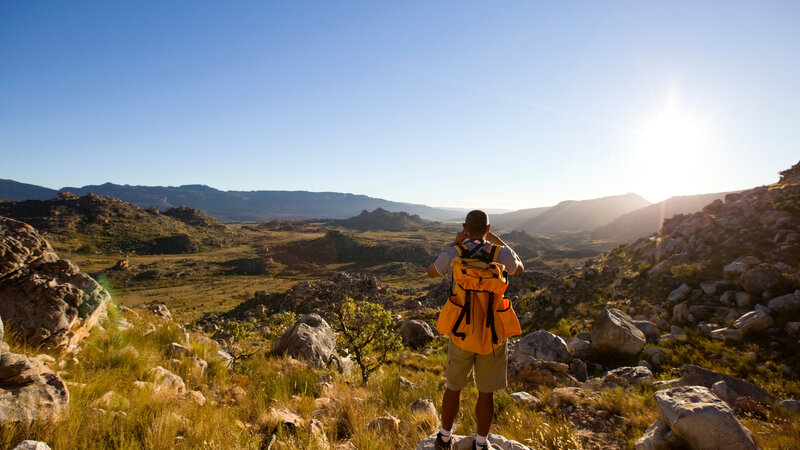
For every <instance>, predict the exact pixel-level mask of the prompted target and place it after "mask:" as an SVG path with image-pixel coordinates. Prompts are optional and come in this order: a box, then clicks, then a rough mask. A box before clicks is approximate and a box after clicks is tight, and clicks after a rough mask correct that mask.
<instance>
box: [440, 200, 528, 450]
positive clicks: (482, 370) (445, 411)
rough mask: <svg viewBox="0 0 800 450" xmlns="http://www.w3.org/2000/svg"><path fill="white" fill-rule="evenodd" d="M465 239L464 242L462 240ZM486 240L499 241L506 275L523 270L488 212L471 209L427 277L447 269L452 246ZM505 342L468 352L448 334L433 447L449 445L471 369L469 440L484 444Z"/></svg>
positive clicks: (502, 377)
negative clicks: (473, 393) (473, 396)
mask: <svg viewBox="0 0 800 450" xmlns="http://www.w3.org/2000/svg"><path fill="white" fill-rule="evenodd" d="M465 241H467V242H465ZM486 242H490V243H492V244H496V245H500V246H502V247H500V249H499V250H498V253H497V259H496V261H497V262H498V263H500V264H503V265H505V267H506V271H507V272H508V273H509V274H510V275H517V274H520V273H522V271H523V270H524V268H523V266H522V262H521V261H520V259H519V257H518V256H517V254H516V253H514V250H512V249H511V248H510V247H508V246H507V245H506V244H505V243H504V242H503V241H502V240H501V239H500V238H499V237H497V236H496V235H494V234H493V233H492V232H491V231H490V225H489V216H488V215H486V213H485V212H483V211H479V210H475V211H471V212H470V213H469V214H467V218H466V220H465V221H464V224H463V228H462V230H461V231H459V232H458V234H457V235H456V239H455V241H454V242H453V243H452V244H450V245H449V246H448V248H447V249H445V250H444V251H443V252H442V253H440V254H439V256H438V257H436V260H434V261H433V263H431V265H430V266H429V267H428V275H429V276H431V277H443V276H445V275H447V273H448V272H449V270H450V263H451V262H452V261H453V259H455V258H456V257H457V256H459V255H458V251H457V250H456V248H455V246H456V245H458V244H463V245H464V246H466V247H467V249H469V250H472V249H474V248H475V247H476V246H480V245H485V243H486ZM506 346H507V344H506V342H503V343H502V344H501V345H500V347H499V348H498V351H495V352H492V353H491V354H488V355H481V354H478V353H472V352H469V351H466V350H463V349H461V348H460V347H458V346H457V345H455V344H454V343H453V340H452V338H451V339H450V342H449V344H448V348H447V367H446V369H445V377H446V379H447V388H446V389H445V392H444V396H443V397H442V428H441V429H440V430H439V434H437V435H436V444H435V448H436V450H439V449H442V450H446V449H450V448H451V446H452V440H451V439H450V430H451V428H452V427H453V421H454V420H455V418H456V415H457V414H458V407H459V401H460V397H461V390H462V389H463V388H464V386H465V385H466V384H467V381H468V380H469V375H470V373H471V372H473V371H474V372H475V384H476V386H477V388H478V401H477V402H476V403H475V418H476V420H477V428H478V430H477V435H476V438H475V441H474V442H473V444H472V448H473V449H476V450H481V449H485V448H486V447H487V441H486V438H487V436H488V435H489V427H490V425H491V424H492V419H493V417H494V396H493V393H494V391H496V390H499V389H503V388H505V387H506V384H507V381H506V371H507V363H508V358H507V353H506Z"/></svg>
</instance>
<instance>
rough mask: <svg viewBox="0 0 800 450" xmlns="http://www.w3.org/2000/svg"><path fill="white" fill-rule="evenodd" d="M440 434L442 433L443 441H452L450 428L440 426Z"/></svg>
mask: <svg viewBox="0 0 800 450" xmlns="http://www.w3.org/2000/svg"><path fill="white" fill-rule="evenodd" d="M439 434H440V435H442V441H444V442H450V430H445V429H444V428H439Z"/></svg>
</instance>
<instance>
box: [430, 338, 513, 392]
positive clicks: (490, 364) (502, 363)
mask: <svg viewBox="0 0 800 450" xmlns="http://www.w3.org/2000/svg"><path fill="white" fill-rule="evenodd" d="M448 342H449V343H448V345H447V367H446V368H445V371H444V375H445V378H446V379H447V389H450V390H451V391H460V390H462V389H464V386H466V385H467V382H468V381H469V379H470V378H471V377H470V375H472V373H473V368H474V373H475V386H477V388H478V391H480V392H494V391H498V390H500V389H503V388H505V387H506V386H507V385H508V382H507V380H506V372H507V371H508V353H507V346H508V342H507V341H504V342H503V343H502V344H500V347H498V348H497V350H495V351H494V353H493V354H492V353H489V354H488V355H481V354H478V353H473V352H469V351H466V350H464V349H462V348H460V347H459V346H457V345H456V344H454V343H453V339H452V338H450V339H449V341H448Z"/></svg>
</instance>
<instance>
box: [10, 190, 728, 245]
mask: <svg viewBox="0 0 800 450" xmlns="http://www.w3.org/2000/svg"><path fill="white" fill-rule="evenodd" d="M65 191H68V192H70V193H72V194H76V195H87V194H89V193H93V194H97V195H102V196H110V197H115V198H119V199H121V200H124V201H126V202H130V203H132V204H134V205H136V206H139V207H141V208H153V207H155V208H158V209H161V210H164V209H169V208H175V207H178V206H183V205H185V206H188V207H191V208H197V209H199V210H202V211H204V212H206V213H208V214H210V215H212V216H214V217H215V218H216V219H217V220H220V221H223V222H247V221H262V222H263V221H268V220H274V219H280V220H294V219H310V218H316V219H348V220H350V221H353V224H350V225H353V226H355V227H356V228H359V227H362V226H366V225H364V224H362V223H360V222H363V221H365V220H366V219H369V221H372V220H374V219H375V217H377V216H381V217H382V218H383V219H384V220H382V221H384V222H385V221H386V220H388V219H391V220H397V219H398V217H399V216H397V217H390V215H389V213H401V212H402V213H408V216H403V217H402V221H407V220H410V221H416V222H419V223H414V225H415V226H421V224H422V222H420V220H421V219H427V220H435V221H457V220H460V219H457V217H463V215H464V214H465V213H466V211H467V210H466V209H464V210H459V209H457V208H434V207H431V206H426V205H420V204H412V203H402V202H393V201H390V200H384V199H380V198H374V197H368V196H366V195H355V194H346V193H337V192H307V191H221V190H218V189H214V188H211V187H208V186H205V185H183V186H167V187H163V186H131V185H118V184H113V183H104V184H101V185H89V186H83V187H65V188H62V189H59V190H54V189H48V188H44V187H41V186H36V185H32V184H26V183H20V182H17V181H13V180H4V179H0V199H2V198H5V199H9V200H12V201H23V200H47V199H52V198H55V197H56V196H57V194H58V193H59V192H65ZM726 194H727V193H715V194H702V195H693V196H682V197H672V198H670V199H667V200H665V201H663V202H660V203H656V204H650V203H649V202H648V201H647V200H645V199H644V198H642V197H640V196H638V195H636V194H633V193H628V194H624V195H616V196H610V197H603V198H597V199H590V200H566V201H563V202H560V203H558V204H557V205H555V206H548V207H538V208H528V209H521V210H518V211H512V212H507V213H501V214H492V215H491V222H492V225H493V227H494V229H495V230H500V229H505V230H519V231H524V232H526V233H529V234H538V235H548V234H553V233H560V232H571V233H574V232H582V233H587V236H588V237H590V238H591V239H599V240H606V241H614V242H629V241H633V240H636V239H638V238H640V237H644V236H647V235H649V234H651V233H654V232H656V231H658V229H659V227H660V226H661V224H662V223H663V221H664V220H665V219H668V218H670V217H672V216H673V215H675V214H686V213H692V212H696V211H699V210H701V209H702V208H703V207H704V206H705V205H707V204H708V203H710V202H712V201H714V200H716V199H720V198H724V196H725V195H726ZM373 210H377V211H375V213H373V214H369V215H364V214H365V211H373ZM359 216H361V217H360V218H359ZM383 216H386V217H383ZM416 216H419V217H416ZM356 223H358V225H356ZM343 225H345V226H347V224H343ZM406 225H408V224H405V225H403V226H402V227H401V228H405V227H406Z"/></svg>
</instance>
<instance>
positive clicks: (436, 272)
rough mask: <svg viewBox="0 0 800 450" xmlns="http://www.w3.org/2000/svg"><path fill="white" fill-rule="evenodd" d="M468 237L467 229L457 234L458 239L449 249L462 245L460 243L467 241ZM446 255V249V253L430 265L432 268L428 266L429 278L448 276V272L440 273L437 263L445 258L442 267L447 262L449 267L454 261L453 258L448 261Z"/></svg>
mask: <svg viewBox="0 0 800 450" xmlns="http://www.w3.org/2000/svg"><path fill="white" fill-rule="evenodd" d="M468 237H469V235H468V234H467V230H465V229H462V230H461V231H459V232H458V233H457V234H456V239H455V240H454V241H453V242H452V243H451V244H450V245H449V246H448V247H453V246H455V245H458V244H460V243H462V242H464V239H467V238H468ZM445 253H447V250H446V249H445V251H444V252H442V254H440V255H439V256H438V257H437V258H436V259H435V260H434V261H433V262H432V263H431V265H430V266H428V276H429V277H433V278H436V277H443V276H445V275H446V272H447V271H445V273H439V270H438V269H436V262H437V261H440V259H441V258H445V259H444V260H442V261H441V262H442V265H445V264H444V263H445V262H446V263H447V265H449V264H450V261H451V260H452V257H450V258H449V259H447V257H446V256H445Z"/></svg>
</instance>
